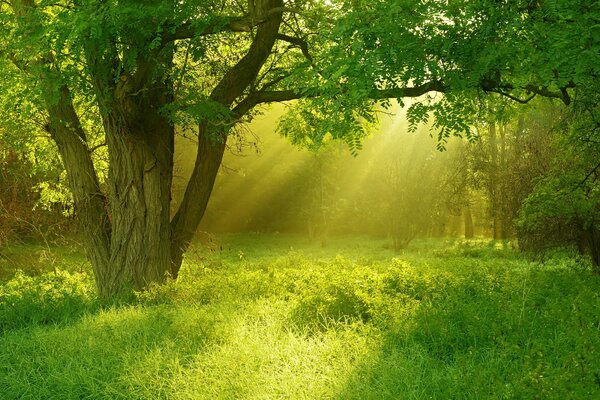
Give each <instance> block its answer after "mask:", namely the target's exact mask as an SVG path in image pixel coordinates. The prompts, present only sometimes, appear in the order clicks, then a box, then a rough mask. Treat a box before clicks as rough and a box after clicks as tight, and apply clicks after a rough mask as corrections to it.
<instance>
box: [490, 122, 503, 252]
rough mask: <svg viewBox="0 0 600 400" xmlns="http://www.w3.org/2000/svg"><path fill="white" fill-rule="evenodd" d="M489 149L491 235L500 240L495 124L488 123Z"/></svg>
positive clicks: (500, 224)
mask: <svg viewBox="0 0 600 400" xmlns="http://www.w3.org/2000/svg"><path fill="white" fill-rule="evenodd" d="M488 133H489V140H490V142H489V148H490V167H489V171H488V174H489V178H488V179H489V182H488V185H489V186H488V195H489V197H490V214H491V217H492V234H493V237H494V240H499V239H502V227H501V226H502V221H501V220H502V218H501V216H500V210H499V207H500V202H499V193H498V143H497V137H496V124H495V123H494V122H490V123H489V126H488Z"/></svg>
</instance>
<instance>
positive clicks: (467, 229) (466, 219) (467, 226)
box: [463, 207, 475, 239]
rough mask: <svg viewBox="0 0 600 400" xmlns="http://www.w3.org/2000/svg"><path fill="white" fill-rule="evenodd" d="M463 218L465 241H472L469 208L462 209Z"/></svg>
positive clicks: (471, 223) (471, 219) (471, 215)
mask: <svg viewBox="0 0 600 400" xmlns="http://www.w3.org/2000/svg"><path fill="white" fill-rule="evenodd" d="M463 218H464V224H465V239H473V237H474V236H475V235H474V229H473V214H472V213H471V207H465V208H463Z"/></svg>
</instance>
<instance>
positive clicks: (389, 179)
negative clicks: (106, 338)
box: [0, 103, 600, 264]
mask: <svg viewBox="0 0 600 400" xmlns="http://www.w3.org/2000/svg"><path fill="white" fill-rule="evenodd" d="M586 112H587V111H586V110H585V109H574V110H568V112H567V110H566V109H565V108H564V107H559V106H556V105H552V104H550V103H544V104H538V105H537V106H532V107H528V108H519V109H517V110H516V111H515V109H511V108H510V107H508V106H504V107H497V108H492V107H488V109H487V112H486V114H484V115H482V118H481V120H480V121H479V123H478V125H477V126H474V127H473V137H472V138H470V140H465V139H461V138H451V139H450V140H448V141H447V142H442V143H439V142H438V138H436V137H435V134H432V133H431V132H435V131H434V130H432V129H431V128H430V127H428V126H421V127H420V128H419V129H418V130H417V131H416V132H409V129H408V127H407V125H408V124H407V122H406V118H405V117H404V116H403V115H398V116H395V117H390V116H387V115H382V116H381V118H380V120H381V121H380V122H381V125H380V126H379V127H377V128H376V129H374V131H379V132H375V133H374V134H373V135H372V137H370V138H369V139H367V140H366V141H365V142H364V148H363V149H361V151H360V152H359V153H358V155H352V154H350V152H349V151H348V149H347V147H346V146H345V145H343V144H340V143H337V142H335V141H329V142H326V143H325V144H324V145H323V146H322V148H321V150H320V151H319V152H310V151H308V150H306V149H298V148H295V147H293V146H292V145H290V144H289V143H288V142H286V141H285V140H284V139H282V138H280V137H278V135H277V134H276V133H275V132H274V130H273V126H275V123H274V122H275V121H274V118H273V117H272V114H277V112H274V113H268V114H267V117H266V118H263V119H261V120H259V121H258V122H257V123H255V124H254V126H253V127H252V128H251V129H253V130H254V131H256V132H257V133H260V135H256V136H255V135H254V134H252V133H247V134H246V135H244V136H243V137H240V138H239V140H238V141H237V142H232V143H233V144H231V145H230V151H229V153H228V154H227V155H226V157H225V162H224V164H223V167H222V168H221V172H220V175H219V178H218V179H217V184H216V187H215V191H214V193H213V197H212V199H211V202H210V204H209V207H208V210H207V213H206V216H205V219H204V221H203V222H202V225H201V228H200V229H201V230H204V231H209V232H260V233H297V234H304V235H308V236H309V237H310V238H311V240H314V241H320V242H321V243H322V244H323V245H326V244H327V238H328V237H329V236H332V235H340V234H353V235H357V234H358V235H375V236H379V237H388V238H390V246H392V247H394V248H403V247H405V246H406V245H408V244H409V243H410V241H411V240H412V239H414V238H415V237H418V236H421V237H441V236H452V237H465V238H467V239H468V238H473V237H474V236H482V237H490V238H494V239H499V240H502V239H509V240H514V239H517V240H518V245H519V247H520V248H522V249H526V250H534V251H536V250H542V249H545V248H549V247H553V246H565V245H573V246H577V248H578V249H579V250H581V251H582V252H588V253H589V254H590V255H591V256H592V259H593V261H594V262H595V263H596V264H597V263H598V243H599V240H600V238H599V236H600V235H599V234H598V215H599V204H600V201H599V194H598V191H599V185H598V181H597V178H598V173H599V171H598V162H599V158H600V151H599V148H598V141H597V140H596V139H595V137H596V132H595V130H596V128H597V127H594V126H593V125H590V124H587V123H586V120H585V118H586ZM590 126H591V128H590ZM430 136H432V137H430ZM436 144H437V145H438V146H437V147H440V146H442V147H444V150H443V151H440V149H439V148H436ZM194 146H195V144H194V143H193V142H191V141H190V140H188V139H185V138H180V139H179V140H178V146H177V156H176V162H177V171H178V173H177V176H176V179H175V183H174V190H173V196H174V198H175V199H178V198H179V197H180V196H181V193H182V191H183V184H179V182H180V181H181V182H184V181H185V179H184V178H185V176H186V174H188V173H189V170H190V163H192V162H193V161H192V160H193V158H192V157H190V156H189V155H188V153H189V152H190V151H193V149H194ZM13 147H14V146H13ZM51 150H52V149H51V148H48V149H45V150H44V152H45V154H44V160H45V162H41V161H40V160H37V159H36V158H35V157H36V156H35V155H34V154H40V148H39V146H38V148H37V150H36V151H32V150H31V147H30V148H27V147H24V148H22V150H21V151H19V150H18V149H16V148H11V146H10V144H9V143H8V142H3V151H2V156H1V157H0V162H1V163H2V175H1V179H2V188H3V190H2V191H1V193H0V200H1V201H2V219H1V224H0V230H1V235H2V238H3V240H11V239H12V240H15V239H17V238H23V237H27V236H35V235H39V234H40V233H42V232H43V233H44V234H52V233H53V232H54V233H56V234H61V235H62V234H64V232H65V230H68V229H69V228H74V224H73V223H72V219H68V218H65V217H64V216H65V215H67V216H68V215H69V213H70V208H69V207H70V206H69V197H68V196H67V195H64V193H66V191H65V190H64V185H63V180H64V176H63V174H61V173H60V172H58V171H60V169H59V168H58V164H57V163H56V162H52V161H49V160H52V159H53V158H52V157H53V156H52V154H51ZM32 157H33V158H32ZM178 178H181V179H180V180H178ZM61 188H63V189H61Z"/></svg>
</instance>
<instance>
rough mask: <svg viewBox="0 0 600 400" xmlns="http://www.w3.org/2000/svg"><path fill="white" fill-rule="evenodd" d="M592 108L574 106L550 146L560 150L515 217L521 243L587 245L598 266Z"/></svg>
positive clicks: (599, 189) (599, 202)
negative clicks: (518, 224)
mask: <svg viewBox="0 0 600 400" xmlns="http://www.w3.org/2000/svg"><path fill="white" fill-rule="evenodd" d="M588 107H589V106H588ZM595 109H596V107H595V106H594V107H593V108H592V109H590V108H583V109H582V108H580V107H578V108H576V109H575V110H573V111H572V114H571V115H570V118H569V120H568V122H569V123H568V124H567V125H565V127H564V128H563V131H562V132H560V133H558V134H555V135H554V138H553V143H552V146H555V148H558V149H560V152H561V155H560V157H557V158H555V159H554V160H553V163H552V164H551V165H550V167H549V168H548V171H547V173H546V174H544V175H543V176H542V177H541V179H539V180H538V182H537V185H536V186H535V188H534V190H533V192H532V193H531V194H530V195H529V197H528V198H527V199H526V201H525V202H524V204H523V208H522V210H521V215H520V221H519V222H520V229H521V230H522V236H523V239H524V240H523V242H524V245H525V246H527V245H529V248H530V249H535V248H539V247H540V246H544V245H545V246H553V245H564V244H576V245H578V247H579V248H580V250H581V251H583V250H584V249H586V248H587V250H588V251H589V253H590V255H591V258H592V261H593V263H594V265H595V267H596V270H597V268H598V263H599V262H600V259H599V254H600V253H599V249H600V247H599V245H600V237H599V235H598V230H599V229H600V185H599V180H598V177H599V175H598V168H599V167H598V166H599V165H600V159H599V158H598V154H600V147H599V146H598V141H597V140H596V136H597V134H596V130H597V126H598V125H597V123H596V122H595ZM540 236H543V238H542V239H541V240H540ZM528 240H529V242H528Z"/></svg>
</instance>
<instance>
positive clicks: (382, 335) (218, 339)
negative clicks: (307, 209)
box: [0, 235, 600, 400]
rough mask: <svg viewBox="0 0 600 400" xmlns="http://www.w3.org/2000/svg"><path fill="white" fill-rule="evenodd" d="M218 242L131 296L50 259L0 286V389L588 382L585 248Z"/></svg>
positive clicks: (560, 389)
mask: <svg viewBox="0 0 600 400" xmlns="http://www.w3.org/2000/svg"><path fill="white" fill-rule="evenodd" d="M227 240H231V242H230V243H229V245H231V246H232V247H231V249H228V248H226V249H224V250H223V252H222V254H219V253H220V252H219V253H202V254H197V255H196V256H195V257H194V256H192V257H189V258H188V259H187V264H186V265H185V266H184V268H183V269H182V271H181V276H180V279H179V280H178V281H177V282H170V283H168V284H167V285H164V286H160V287H154V288H152V289H150V290H148V291H146V292H144V293H139V294H138V297H137V299H136V300H135V301H134V304H129V305H121V306H112V307H111V306H107V305H99V304H97V303H96V300H95V297H94V294H93V292H91V291H90V290H91V289H90V288H91V284H92V283H91V280H90V278H89V276H86V275H84V274H76V273H67V272H61V271H60V270H58V271H57V272H56V273H54V272H53V273H49V274H46V275H42V276H38V277H28V276H26V275H23V274H20V275H17V276H16V277H14V278H13V280H12V281H10V282H9V283H7V284H4V285H2V286H0V293H1V295H0V311H2V313H0V321H4V323H5V326H6V327H8V328H5V329H4V332H3V333H2V336H0V393H1V396H0V397H1V398H3V399H5V398H6V399H17V398H19V399H21V398H24V399H51V398H57V399H81V398H93V399H101V398H105V399H161V398H164V399H270V398H273V399H275V398H289V399H339V400H342V399H399V398H402V399H421V398H440V399H451V398H556V399H563V398H569V399H589V398H595V397H597V396H598V395H599V394H600V314H599V313H598V310H599V309H600V281H599V279H598V277H596V276H593V275H591V274H590V273H589V271H587V270H586V269H585V268H578V267H575V266H576V265H579V264H581V265H584V264H585V260H581V259H573V258H570V257H568V255H565V254H563V253H557V254H555V255H554V256H552V257H551V258H548V259H546V260H544V261H543V262H540V261H530V260H528V259H526V258H524V257H523V256H522V255H520V254H519V253H517V252H515V251H513V250H511V249H510V246H506V248H505V246H498V245H497V244H496V243H493V244H490V242H486V241H473V242H464V241H442V240H439V241H432V240H429V241H417V242H416V243H415V246H414V247H412V248H411V247H409V248H408V249H406V250H404V251H402V252H400V253H398V252H393V251H389V250H387V249H385V248H384V247H383V246H382V242H381V241H379V240H377V241H368V240H366V239H364V238H358V239H357V238H337V239H336V240H332V241H330V243H331V245H330V247H327V248H322V247H320V246H315V245H311V244H310V243H307V242H305V241H304V239H303V238H299V237H280V236H276V237H271V238H264V243H263V241H261V238H260V236H256V235H252V236H249V237H242V236H236V237H230V238H229V239H227V238H226V240H225V241H224V243H225V244H228V242H227ZM238 245H239V247H236V246H238ZM262 246H264V247H262ZM239 251H242V252H243V257H240V256H239V254H237V253H238V252H239ZM53 274H54V275H53Z"/></svg>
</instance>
